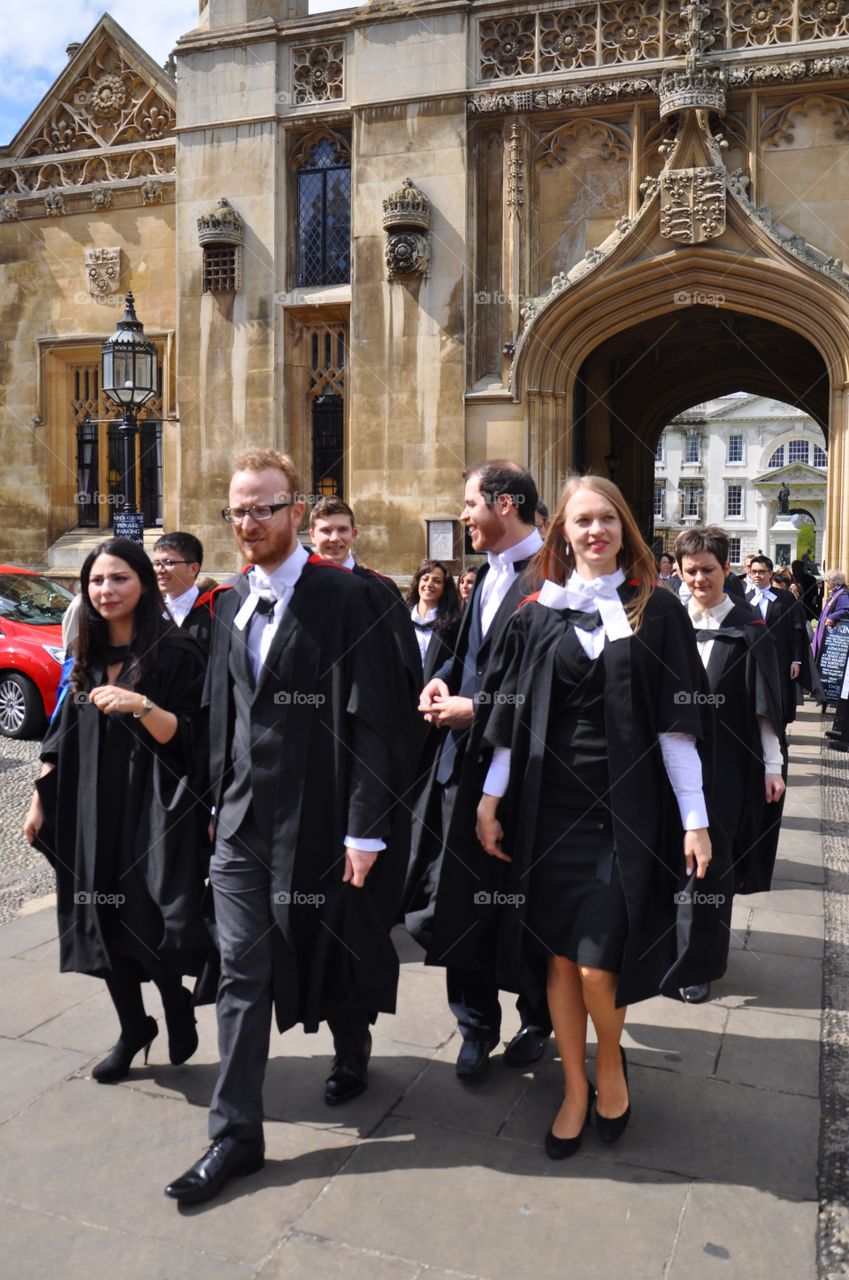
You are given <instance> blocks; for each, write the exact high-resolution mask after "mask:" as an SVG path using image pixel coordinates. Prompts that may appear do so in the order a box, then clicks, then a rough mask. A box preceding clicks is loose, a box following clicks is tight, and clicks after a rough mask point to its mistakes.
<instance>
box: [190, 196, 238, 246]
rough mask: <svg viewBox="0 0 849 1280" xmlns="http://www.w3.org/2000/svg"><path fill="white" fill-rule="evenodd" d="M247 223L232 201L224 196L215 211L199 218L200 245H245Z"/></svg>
mask: <svg viewBox="0 0 849 1280" xmlns="http://www.w3.org/2000/svg"><path fill="white" fill-rule="evenodd" d="M244 242H245V222H244V219H243V217H242V215H241V214H240V213H238V212H237V211H236V210H235V209H234V208H233V206H232V205H231V204H230V201H229V200H227V199H226V197H224V196H222V197H221V199H220V200H219V201H218V203H217V204H216V206H215V208H214V209H210V210H209V212H208V213H204V214H201V216H200V217H199V218H198V243H199V244H200V245H201V246H203V245H206V244H236V245H239V244H244Z"/></svg>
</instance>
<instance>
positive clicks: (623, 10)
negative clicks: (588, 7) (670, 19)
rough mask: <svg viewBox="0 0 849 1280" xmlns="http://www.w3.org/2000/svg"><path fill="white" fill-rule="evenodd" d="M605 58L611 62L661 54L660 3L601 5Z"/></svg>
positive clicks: (630, 1)
mask: <svg viewBox="0 0 849 1280" xmlns="http://www.w3.org/2000/svg"><path fill="white" fill-rule="evenodd" d="M600 8H601V14H600V21H601V50H602V53H601V60H602V63H603V64H605V65H607V66H610V65H612V64H614V63H617V62H636V61H638V60H640V59H643V58H649V59H651V58H659V57H660V56H661V48H662V45H661V27H660V12H659V10H660V5H658V4H655V3H652V0H648V2H647V3H646V2H642V3H641V0H627V2H626V3H625V4H602V5H601V7H600Z"/></svg>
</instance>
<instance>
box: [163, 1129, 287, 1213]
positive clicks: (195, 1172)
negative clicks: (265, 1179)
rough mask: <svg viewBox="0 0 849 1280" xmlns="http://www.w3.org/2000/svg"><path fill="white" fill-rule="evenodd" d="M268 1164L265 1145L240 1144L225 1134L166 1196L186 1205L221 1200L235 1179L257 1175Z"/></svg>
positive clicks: (171, 1185)
mask: <svg viewBox="0 0 849 1280" xmlns="http://www.w3.org/2000/svg"><path fill="white" fill-rule="evenodd" d="M264 1164H265V1143H263V1142H240V1141H239V1139H238V1138H231V1137H230V1136H229V1135H226V1134H225V1136H224V1137H223V1138H218V1139H217V1140H216V1141H215V1142H213V1144H212V1146H211V1147H210V1148H209V1150H208V1151H206V1152H205V1153H204V1154H203V1155H202V1156H201V1158H200V1160H198V1162H197V1164H193V1165H192V1167H191V1169H187V1170H186V1172H185V1173H184V1174H183V1176H182V1177H181V1178H177V1180H176V1182H169V1184H168V1186H167V1187H166V1188H165V1194H166V1196H170V1198H171V1199H172V1200H180V1201H182V1202H183V1203H184V1204H200V1202H201V1201H202V1200H211V1199H212V1198H213V1196H217V1195H218V1193H219V1191H221V1190H222V1188H223V1187H224V1186H225V1184H226V1183H228V1182H229V1181H230V1179H231V1178H244V1177H246V1176H247V1175H248V1174H249V1173H257V1172H258V1170H260V1169H261V1168H262V1166H263V1165H264Z"/></svg>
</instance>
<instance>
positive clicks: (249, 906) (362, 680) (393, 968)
mask: <svg viewBox="0 0 849 1280" xmlns="http://www.w3.org/2000/svg"><path fill="white" fill-rule="evenodd" d="M235 465H236V469H235V473H234V475H233V478H232V480H231V483H230V496H229V501H230V505H229V507H227V508H225V509H224V511H223V512H222V515H223V516H224V518H225V519H226V520H228V521H229V522H231V523H232V526H233V532H234V536H235V540H236V544H237V546H238V548H239V550H240V551H241V553H242V555H243V557H244V558H245V560H246V561H247V571H246V572H245V573H244V574H243V575H242V576H241V577H240V578H239V579H238V581H237V584H236V586H235V587H234V588H233V589H232V590H230V591H228V592H226V593H225V594H224V596H223V597H220V602H219V603H218V606H217V608H216V611H215V617H214V620H213V628H212V637H211V646H210V665H209V671H208V677H207V685H206V690H205V694H204V700H205V702H206V703H207V704H208V706H209V714H210V744H211V758H210V777H211V785H212V792H211V801H212V803H213V804H214V806H215V813H216V832H215V851H214V853H213V856H212V859H211V863H210V881H211V884H212V889H213V896H214V903H215V917H216V926H217V932H218V943H219V949H220V953H221V982H220V985H219V991H218V1009H217V1011H218V1028H219V1052H220V1058H221V1065H220V1070H219V1075H218V1080H217V1083H216V1086H215V1090H214V1093H213V1097H212V1102H211V1106H210V1117H209V1132H210V1137H211V1139H212V1146H211V1147H210V1148H209V1150H208V1151H207V1152H206V1153H205V1155H204V1156H202V1157H201V1159H200V1160H198V1161H197V1163H196V1164H195V1165H193V1166H192V1168H191V1169H189V1170H188V1171H187V1172H186V1173H185V1174H184V1175H183V1176H182V1177H180V1178H178V1179H177V1180H176V1181H175V1182H173V1183H171V1184H170V1185H169V1186H168V1187H166V1195H168V1196H171V1197H172V1198H173V1199H176V1200H180V1201H184V1202H197V1201H200V1200H208V1199H210V1198H211V1197H212V1196H214V1195H217V1193H218V1192H219V1191H220V1190H221V1188H222V1187H223V1186H224V1185H225V1183H226V1182H227V1181H228V1180H229V1179H230V1178H232V1177H234V1176H241V1175H244V1174H247V1173H252V1172H254V1171H256V1170H257V1169H259V1168H261V1167H262V1165H263V1163H264V1142H263V1129H262V1121H263V1109H262V1086H263V1079H264V1075H265V1067H266V1063H267V1060H268V1048H269V1034H270V1025H271V1013H272V1007H273V1008H274V1011H275V1013H276V1018H277V1025H278V1027H279V1029H280V1030H281V1031H282V1030H285V1029H286V1028H288V1027H291V1026H294V1025H295V1024H296V1023H298V1022H300V1023H302V1024H303V1025H304V1028H305V1029H306V1030H307V1031H314V1030H316V1029H317V1027H318V1024H319V1022H320V1021H321V1020H327V1022H328V1024H329V1026H330V1028H331V1030H332V1032H333V1036H334V1044H335V1048H336V1055H337V1056H336V1060H335V1063H334V1070H336V1069H337V1067H339V1066H345V1065H346V1064H351V1063H352V1064H353V1065H354V1066H355V1068H356V1070H357V1071H359V1072H360V1074H361V1075H362V1074H363V1073H364V1070H365V1067H364V1064H365V1062H366V1061H367V1060H368V1054H369V1050H370V1036H369V1033H368V1031H367V1030H365V1040H363V1038H362V1037H363V1033H364V1025H365V1022H364V1018H363V1015H364V1014H366V1015H367V1016H368V1017H371V1016H374V1015H376V1013H377V1012H394V1007H395V993H396V987H397V979H398V960H397V956H396V954H395V951H394V948H393V946H392V943H391V941H390V939H389V935H388V931H387V929H386V928H385V927H384V925H383V923H382V922H381V919H380V912H379V910H378V906H377V904H376V902H375V900H374V897H373V895H372V892H371V877H372V876H373V875H374V874H375V864H376V863H379V860H380V858H381V857H382V856H383V854H382V852H381V851H382V850H383V849H384V848H385V838H386V836H387V834H388V821H387V816H388V814H389V813H390V811H391V803H390V798H389V795H388V791H387V787H386V782H385V780H386V779H387V778H389V777H390V766H391V742H392V732H391V728H390V724H389V714H390V709H389V708H387V707H386V703H385V698H384V696H383V694H382V689H383V687H384V686H383V683H382V679H383V675H384V673H385V671H386V670H387V668H388V666H389V664H390V662H391V656H390V654H389V652H388V650H387V647H386V644H385V636H384V633H383V632H382V630H381V629H379V628H374V626H373V622H372V617H371V612H370V609H369V604H368V597H367V594H366V593H365V592H364V591H363V589H362V586H361V584H360V583H358V582H357V581H356V579H355V578H354V577H353V576H352V575H351V574H349V573H346V572H344V571H342V570H341V569H339V568H337V567H336V566H335V565H333V564H330V563H328V562H327V561H324V560H320V559H319V558H318V557H312V556H310V555H309V554H308V553H307V551H306V550H305V549H304V548H303V547H302V546H301V544H300V542H299V540H298V536H297V535H298V528H299V526H300V524H301V521H302V519H303V514H304V503H303V501H302V500H301V499H300V497H299V496H298V495H299V491H300V485H299V482H298V477H297V473H296V471H295V468H294V465H293V463H292V461H291V459H290V458H288V457H287V456H286V455H284V454H279V453H277V452H275V451H274V450H271V449H257V450H254V451H252V452H249V453H246V454H242V455H241V456H240V457H239V458H237V459H236V464H235ZM365 1021H367V1019H366V1020H365Z"/></svg>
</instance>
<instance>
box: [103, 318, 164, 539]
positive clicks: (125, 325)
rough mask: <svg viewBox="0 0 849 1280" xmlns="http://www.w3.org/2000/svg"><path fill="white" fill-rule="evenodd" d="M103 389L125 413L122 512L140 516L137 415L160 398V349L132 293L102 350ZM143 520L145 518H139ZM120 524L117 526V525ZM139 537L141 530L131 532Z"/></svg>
mask: <svg viewBox="0 0 849 1280" xmlns="http://www.w3.org/2000/svg"><path fill="white" fill-rule="evenodd" d="M101 363H102V371H101V383H100V385H101V387H102V389H103V392H104V394H105V395H107V396H109V399H110V400H113V401H114V402H115V404H117V405H119V406H120V407H121V409H122V411H123V412H122V417H121V421H120V423H119V424H118V428H119V430H120V432H121V512H122V513H125V514H127V515H132V516H136V515H137V508H136V435H137V433H138V425H137V423H136V413H137V412H138V410H139V409H140V408H141V407H142V405H143V404H145V403H146V402H147V401H148V400H149V399H150V397H151V396H152V395H155V394H156V371H157V357H156V348H155V347H154V345H153V343H152V342H148V341H146V339H145V336H144V326H143V325H142V323H141V321H140V320H139V319H138V317H137V316H136V312H135V307H134V306H133V295H132V293H128V294H127V309H126V311H125V312H124V318H123V320H119V322H118V328H117V329H116V330H115V332H114V333H113V334H112V337H111V338H107V340H106V341H105V342H104V344H103V347H102V348H101ZM138 520H141V517H140V516H139V517H138ZM113 523H115V524H116V530H117V522H113ZM127 532H128V533H129V534H130V536H136V537H138V536H139V534H140V531H139V530H136V529H132V530H131V529H129V528H128V530H127Z"/></svg>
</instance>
